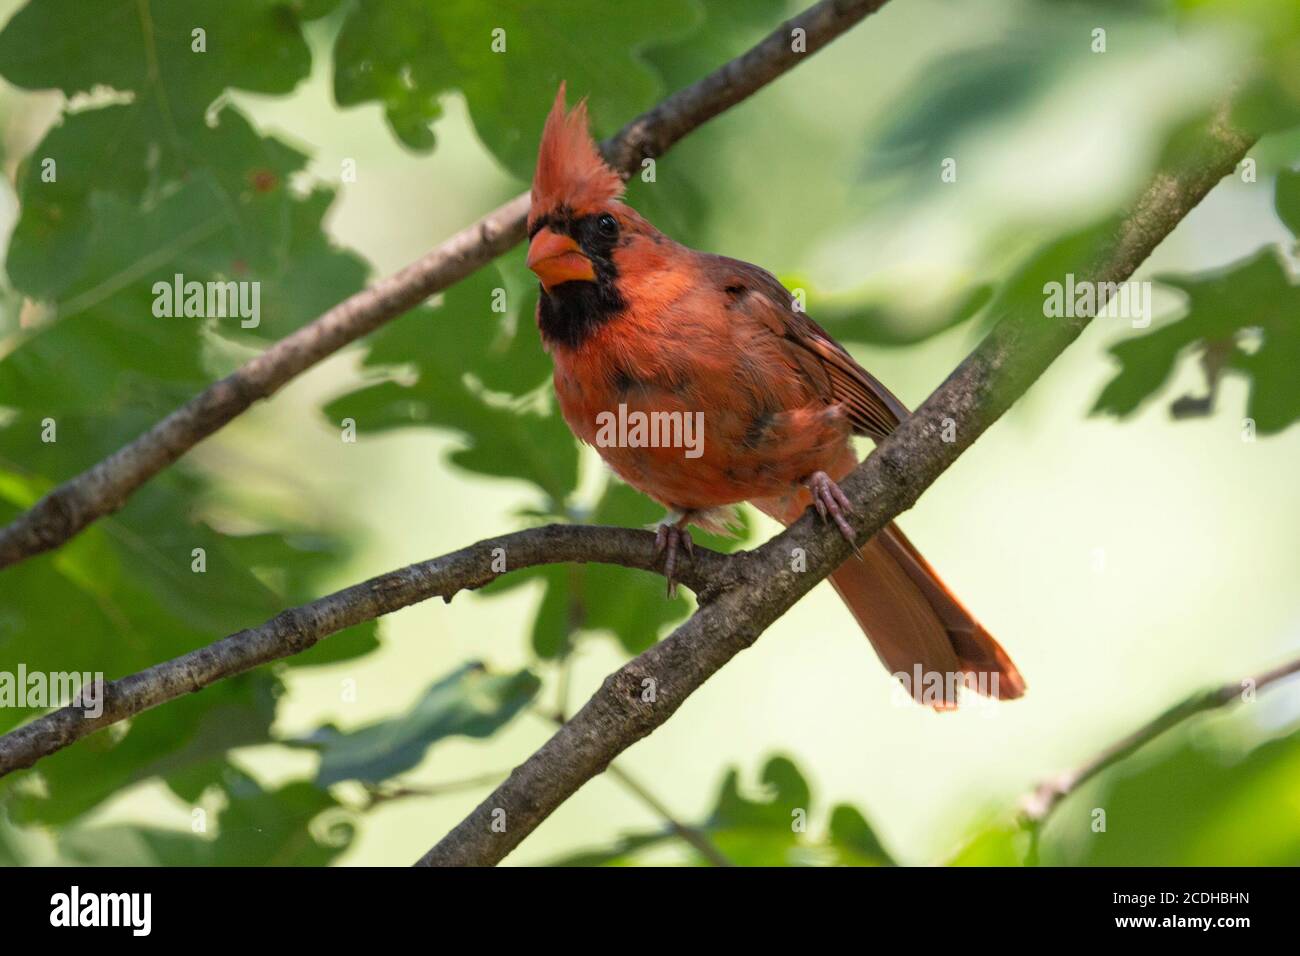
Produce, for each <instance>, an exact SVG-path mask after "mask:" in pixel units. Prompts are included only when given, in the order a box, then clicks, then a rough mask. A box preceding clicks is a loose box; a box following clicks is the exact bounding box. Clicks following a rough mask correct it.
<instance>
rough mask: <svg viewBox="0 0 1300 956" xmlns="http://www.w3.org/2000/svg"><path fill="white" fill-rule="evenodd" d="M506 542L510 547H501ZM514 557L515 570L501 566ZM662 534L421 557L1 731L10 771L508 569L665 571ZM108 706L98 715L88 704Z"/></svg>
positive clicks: (702, 589) (513, 538) (694, 581)
mask: <svg viewBox="0 0 1300 956" xmlns="http://www.w3.org/2000/svg"><path fill="white" fill-rule="evenodd" d="M498 549H500V550H498ZM695 555H696V557H695V560H694V561H692V562H691V563H690V564H689V565H688V566H687V567H685V568H682V569H680V572H679V575H678V577H679V579H680V580H681V583H682V584H684V585H685V586H686V587H688V588H690V589H691V590H692V591H694V592H695V593H696V595H698V597H699V600H700V601H701V603H703V602H707V601H708V600H710V599H711V598H712V596H713V594H714V593H715V592H716V591H717V590H718V589H720V588H724V587H726V586H727V585H728V583H729V582H730V580H731V568H730V565H729V563H728V560H727V558H726V556H725V555H721V554H718V553H717V552H716V551H709V550H708V549H707V548H696V549H695ZM500 560H504V561H505V562H506V564H505V567H506V568H507V570H506V571H504V572H501V573H498V572H496V571H494V570H493V565H494V563H495V564H497V566H498V567H499V566H500V563H499V562H500ZM659 560H660V559H659V557H658V555H657V554H656V552H655V546H654V535H653V534H651V533H650V532H648V531H634V530H632V529H630V528H597V527H590V526H581V525H547V526H546V527H543V528H532V529H529V530H527V531H517V532H515V533H513V534H507V535H502V536H501V537H498V538H489V539H488V540H486V541H480V542H478V543H477V544H473V545H470V546H469V547H467V548H462V549H461V550H459V551H455V552H453V553H451V554H447V555H444V556H442V557H440V558H432V559H431V560H428V561H422V562H420V563H419V564H412V565H409V566H407V567H405V568H400V569H398V570H396V571H390V572H389V573H387V574H382V575H380V576H379V577H376V578H371V579H370V580H369V581H363V582H362V583H360V584H354V585H353V586H352V587H349V588H344V589H343V590H341V591H336V592H335V593H333V594H330V595H328V596H326V597H323V598H321V599H319V600H317V601H313V602H311V603H310V604H304V605H302V606H301V607H296V608H291V609H289V610H287V611H284V612H282V613H280V614H277V615H276V616H275V617H273V618H272V619H271V620H269V621H267V622H266V623H265V624H262V625H260V626H258V627H252V628H247V629H246V630H243V631H239V632H238V633H235V634H231V635H230V636H229V637H225V638H223V639H221V640H219V641H217V642H215V643H213V644H209V645H208V646H206V647H201V648H199V649H198V650H194V651H190V652H189V653H188V654H183V655H181V656H180V657H176V658H173V659H172V660H169V661H165V662H163V663H161V664H157V665H155V666H153V667H150V668H149V669H148V670H144V671H140V672H139V673H138V674H132V675H130V676H129V677H124V678H122V679H121V680H116V681H112V682H110V683H108V684H105V685H104V688H103V693H102V700H101V701H95V700H87V701H85V703H84V705H83V704H80V703H74V704H72V705H70V706H67V707H63V708H61V709H59V710H56V711H53V712H51V713H49V714H45V715H44V716H41V717H38V718H36V719H35V720H33V721H31V722H30V723H28V724H24V725H23V726H21V727H19V728H17V729H15V730H11V731H10V732H9V733H7V734H5V735H4V736H3V737H0V777H3V776H5V775H6V774H9V773H12V772H13V771H15V770H20V769H22V768H24V767H30V766H32V765H33V764H34V763H36V761H38V760H40V759H41V758H42V757H46V756H49V755H50V754H52V753H54V752H55V751H57V750H62V749H63V748H64V747H66V746H68V745H69V744H72V743H75V742H76V741H78V740H80V739H81V738H82V737H85V736H87V735H88V734H93V733H94V732H95V731H97V730H103V729H104V728H105V727H108V726H110V725H112V724H115V723H117V722H119V721H122V720H125V719H127V718H128V717H132V716H134V715H136V714H139V713H141V712H143V711H146V710H149V709H150V708H152V707H157V706H158V705H159V704H162V703H166V702H167V701H169V700H174V699H176V698H177V697H180V696H181V695H182V694H190V693H194V692H195V691H199V690H202V689H203V688H204V687H207V686H208V685H209V684H215V683H216V682H217V681H220V680H225V679H226V678H228V677H234V676H235V675H236V674H242V673H243V672H244V671H247V670H251V669H252V668H254V667H257V666H258V665H259V664H266V663H268V662H270V661H274V660H279V659H281V658H284V657H290V656H292V655H294V654H301V653H302V652H303V651H305V650H307V649H308V648H311V647H314V646H315V645H316V644H317V643H319V642H320V641H321V640H322V639H324V638H326V637H328V636H329V635H331V634H336V633H338V632H339V631H341V630H343V629H345V628H348V627H351V626H352V625H354V624H360V623H362V622H363V621H369V620H372V619H374V618H376V617H380V616H382V615H384V614H388V613H390V612H392V611H396V610H398V609H400V608H404V607H406V606H408V605H411V604H417V603H419V602H420V601H425V600H428V599H429V598H432V597H440V598H442V599H443V600H444V601H448V602H450V601H451V599H452V597H453V596H455V595H456V594H457V593H459V592H460V591H464V590H472V589H474V588H480V587H482V586H483V585H485V584H487V583H489V582H490V581H494V580H496V578H498V577H500V576H501V574H505V573H509V572H510V571H519V570H522V569H523V568H529V567H533V566H535V565H539V564H562V563H565V562H573V561H579V562H581V561H593V562H599V563H602V564H617V565H622V566H623V567H628V568H640V569H642V570H647V571H653V570H656V565H657V564H658V563H659ZM101 703H102V712H101V713H99V715H98V716H95V717H91V716H88V715H87V713H86V711H87V709H92V710H98V709H99V705H100V704H101Z"/></svg>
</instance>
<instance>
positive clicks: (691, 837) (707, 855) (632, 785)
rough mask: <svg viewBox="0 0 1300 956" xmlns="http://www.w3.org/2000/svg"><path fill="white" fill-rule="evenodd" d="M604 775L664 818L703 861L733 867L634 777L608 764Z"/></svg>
mask: <svg viewBox="0 0 1300 956" xmlns="http://www.w3.org/2000/svg"><path fill="white" fill-rule="evenodd" d="M605 773H607V774H609V775H610V776H611V777H613V778H614V779H615V780H618V781H619V782H620V783H622V784H623V786H625V787H627V789H628V790H630V791H631V792H632V793H634V794H636V796H638V797H639V798H640V799H641V802H642V803H644V804H645V805H646V806H648V807H649V808H650V809H651V810H654V811H655V812H656V813H657V814H659V815H660V816H661V817H663V818H664V821H665V822H666V823H667V824H668V828H669V829H670V830H672V831H673V833H674V834H676V835H677V836H678V837H680V838H681V839H682V840H683V841H685V842H686V843H688V844H690V845H691V846H692V847H694V848H695V850H696V852H698V853H699V854H700V856H702V857H704V859H706V860H708V861H709V862H710V863H711V864H713V865H714V866H735V865H736V864H734V863H732V862H731V861H730V860H729V859H727V857H726V855H725V854H724V853H723V852H722V851H721V850H719V849H718V848H717V847H716V846H714V845H713V841H712V840H710V839H709V838H708V835H707V834H705V833H704V832H703V831H701V830H700V829H699V828H698V827H693V826H691V825H690V824H689V823H682V822H681V821H680V820H678V819H677V818H676V817H674V816H673V814H672V811H671V810H669V809H668V808H667V807H666V806H664V804H662V803H660V802H659V798H658V797H656V796H655V795H654V794H653V793H651V792H650V791H649V790H647V789H646V788H645V787H644V786H643V785H642V784H641V783H640V782H639V781H638V780H637V779H636V778H635V777H632V776H631V775H630V774H628V772H627V771H626V770H623V769H622V768H621V767H619V765H618V764H614V763H612V764H610V765H609V766H608V767H606V768H605Z"/></svg>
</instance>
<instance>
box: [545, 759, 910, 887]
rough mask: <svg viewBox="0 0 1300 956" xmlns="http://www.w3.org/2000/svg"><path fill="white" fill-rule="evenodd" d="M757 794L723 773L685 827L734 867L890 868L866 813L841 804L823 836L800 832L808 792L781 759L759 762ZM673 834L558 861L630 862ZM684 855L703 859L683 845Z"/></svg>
mask: <svg viewBox="0 0 1300 956" xmlns="http://www.w3.org/2000/svg"><path fill="white" fill-rule="evenodd" d="M762 783H763V787H764V791H765V793H764V796H763V797H760V798H757V799H755V798H751V797H748V796H746V795H745V794H744V793H742V791H741V787H740V774H739V772H738V771H736V770H735V769H731V770H729V771H728V772H727V775H726V779H725V780H724V781H723V784H722V791H721V793H719V795H718V799H717V803H716V805H715V807H714V809H713V812H712V813H711V814H710V815H709V817H708V818H707V819H706V820H705V821H704V822H703V823H701V824H699V825H697V826H695V827H693V829H695V830H696V831H698V832H699V833H700V834H701V835H702V836H703V837H704V838H705V839H707V840H708V841H709V842H710V843H712V844H713V845H714V847H715V848H716V849H717V850H718V851H719V852H720V853H721V854H722V855H723V856H724V857H726V858H727V860H728V861H729V862H731V863H734V864H737V865H739V866H802V865H840V866H892V865H893V863H894V861H893V859H892V858H891V857H890V855H889V853H888V852H887V851H886V850H885V848H884V846H883V845H882V844H881V842H880V840H879V839H878V838H877V837H876V835H875V832H874V831H873V830H872V829H871V826H870V824H868V823H867V821H866V818H865V817H864V816H863V815H862V814H861V813H860V812H859V811H858V810H856V809H854V808H853V807H851V806H848V805H840V806H837V807H835V809H834V810H833V811H832V813H831V817H830V823H829V827H828V832H827V834H826V835H825V837H822V838H815V837H811V836H809V835H808V832H807V830H808V822H809V816H810V814H811V808H812V794H811V792H810V790H809V787H808V782H807V780H805V779H804V776H803V774H801V773H800V772H799V769H798V768H797V767H796V766H795V765H794V763H793V762H792V761H791V760H789V759H788V758H786V757H779V756H778V757H772V758H771V759H769V760H768V762H767V764H766V765H765V766H764V767H763V773H762ZM676 838H678V834H677V833H676V832H675V831H674V830H673V829H672V828H671V827H665V828H664V829H662V830H659V831H655V832H651V833H638V834H630V835H628V836H625V837H623V838H622V839H620V840H619V841H618V842H617V843H616V844H614V845H613V846H612V847H609V848H607V849H604V850H593V851H587V852H584V853H580V854H576V855H574V856H571V857H567V858H565V859H562V860H559V861H557V863H556V864H555V865H558V866H630V865H635V864H637V863H639V862H641V859H642V854H643V853H644V851H646V850H648V849H651V848H653V847H657V846H660V845H662V844H664V843H666V842H668V841H669V840H672V839H676ZM691 861H692V862H693V863H694V864H696V865H702V864H705V863H707V862H709V861H707V860H706V859H705V858H704V857H703V855H701V854H699V852H698V851H696V850H695V849H694V848H693V847H691Z"/></svg>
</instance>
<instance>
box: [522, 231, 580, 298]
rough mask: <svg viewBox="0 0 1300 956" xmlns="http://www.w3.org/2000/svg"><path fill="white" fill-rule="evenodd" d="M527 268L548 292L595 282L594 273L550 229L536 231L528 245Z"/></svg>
mask: <svg viewBox="0 0 1300 956" xmlns="http://www.w3.org/2000/svg"><path fill="white" fill-rule="evenodd" d="M528 268H530V269H532V270H533V272H535V273H537V278H539V279H541V280H542V288H543V289H545V290H546V291H547V292H550V291H551V289H552V288H553V287H554V286H557V285H559V284H560V283H561V282H578V281H580V282H594V281H595V279H596V270H595V269H593V268H592V265H591V260H590V259H588V258H587V257H586V256H585V255H584V254H583V252H582V249H581V248H579V246H578V244H577V242H575V241H574V240H573V239H570V238H569V237H568V236H565V235H561V234H560V233H558V232H552V231H551V230H550V229H541V230H538V233H537V235H535V236H533V241H532V242H530V243H529V244H528Z"/></svg>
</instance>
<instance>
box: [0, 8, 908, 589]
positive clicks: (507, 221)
mask: <svg viewBox="0 0 1300 956" xmlns="http://www.w3.org/2000/svg"><path fill="white" fill-rule="evenodd" d="M885 3H886V0H822V2H821V3H818V4H817V5H816V6H813V7H810V8H809V9H807V10H805V11H804V12H803V13H801V14H799V16H797V17H795V18H793V19H791V20H789V21H787V22H786V23H784V24H782V25H781V26H780V27H779V28H778V29H777V30H775V31H773V32H772V33H771V34H770V35H769V36H768V37H767V38H765V39H764V40H763V41H762V42H760V43H759V44H757V45H756V46H754V47H753V48H752V49H750V50H749V51H748V52H746V53H744V54H743V55H741V56H739V57H737V58H736V59H734V60H732V61H731V62H729V63H726V64H724V65H723V66H722V67H720V68H719V69H717V70H715V71H714V72H713V73H710V74H709V75H708V76H707V77H705V78H704V79H702V80H700V81H699V82H697V83H695V84H694V85H692V86H689V87H687V88H686V89H684V90H681V91H680V92H678V93H674V94H673V95H672V96H669V97H668V98H667V99H665V100H664V101H663V102H662V103H660V104H659V105H658V106H656V107H655V108H654V109H652V110H650V111H649V112H647V113H644V114H642V115H641V116H639V117H637V118H636V119H634V120H633V121H632V122H630V123H628V124H627V126H625V127H623V129H622V130H621V131H620V132H619V133H618V135H616V136H615V137H614V138H613V139H611V140H608V141H607V142H606V143H604V144H603V149H604V151H605V155H606V156H608V157H609V159H610V162H611V164H612V165H613V166H614V168H615V169H618V170H619V171H621V172H622V173H623V174H624V175H629V174H631V173H632V172H634V171H635V170H637V169H638V168H639V167H640V164H641V161H642V159H644V158H646V157H653V156H660V155H662V154H663V153H665V152H666V151H667V150H668V149H670V148H671V147H672V146H673V144H674V143H676V142H677V141H678V140H680V139H681V138H682V137H683V136H685V135H686V134H688V133H690V132H691V131H692V130H694V129H695V128H696V127H698V126H700V125H702V124H703V123H706V122H708V121H709V120H711V119H712V118H713V117H715V116H717V115H718V114H719V113H722V112H723V111H724V110H727V109H729V108H730V107H732V106H735V105H736V104H737V103H739V102H741V101H742V100H744V99H746V98H747V97H749V96H751V95H753V94H754V93H755V92H757V91H758V90H760V89H762V88H763V87H764V86H765V85H767V84H768V83H770V82H771V81H772V80H774V79H776V78H777V77H778V76H781V75H782V74H783V73H785V72H786V71H787V70H790V69H792V68H793V67H795V66H797V65H798V64H799V63H801V62H803V60H804V58H805V57H806V56H808V55H811V54H813V53H816V52H818V51H819V50H821V48H822V47H824V46H826V44H828V43H830V42H831V41H832V40H834V39H835V38H836V37H838V36H839V35H840V34H842V33H844V32H845V31H846V30H848V29H849V28H850V27H852V26H853V25H855V24H856V23H858V22H859V21H860V20H862V19H863V18H864V17H866V16H867V15H868V14H870V13H874V12H875V11H876V10H878V9H880V7H882V6H884V5H885ZM796 29H801V30H803V31H804V35H805V41H806V42H805V45H804V46H803V48H802V49H804V50H806V51H807V52H806V53H805V52H797V51H796V49H795V47H796V44H795V43H793V42H792V31H794V30H796ZM527 215H528V194H527V193H525V194H523V195H520V196H516V197H515V198H514V199H512V200H510V201H509V202H507V203H506V204H505V205H503V206H500V207H499V208H497V209H495V210H493V211H492V212H490V213H488V214H487V215H486V216H484V217H483V218H482V219H480V220H479V221H478V222H476V223H474V224H473V225H472V226H470V227H469V228H467V229H463V230H462V231H460V232H458V233H457V234H456V235H454V236H452V237H451V238H450V239H448V240H446V241H445V242H443V243H442V244H441V245H440V246H438V247H437V248H435V249H433V250H431V251H430V252H428V253H426V254H425V255H424V256H422V257H421V258H419V259H417V260H416V261H415V262H413V263H411V264H410V265H408V266H406V267H405V268H404V269H402V270H401V271H399V272H396V273H394V274H393V275H391V276H388V277H387V278H384V279H381V280H380V281H378V282H376V283H375V284H374V285H372V286H370V287H369V288H367V289H365V290H363V291H361V292H358V293H357V294H356V295H354V296H352V297H351V298H348V299H345V300H344V301H342V302H340V303H339V304H338V305H335V306H334V307H333V308H331V309H330V310H329V311H327V312H325V313H324V314H323V315H321V316H320V317H319V318H317V319H315V320H313V321H312V322H310V323H309V324H307V325H305V326H303V327H302V328H300V329H299V330H298V331H296V332H294V333H293V334H291V335H289V336H286V337H285V338H283V339H281V340H280V341H278V342H277V343H275V344H274V345H272V346H271V347H270V348H268V349H267V350H266V351H265V352H263V353H262V354H261V355H259V356H257V357H256V358H254V359H252V360H251V361H249V362H248V363H247V364H245V365H243V366H241V367H240V368H239V369H238V370H236V371H235V372H233V373H231V374H230V375H228V376H226V377H225V378H223V379H222V380H221V381H219V382H215V383H213V384H212V385H211V386H209V387H208V388H207V389H205V390H204V391H203V392H200V393H199V394H198V395H196V396H195V397H194V398H192V399H190V400H189V401H188V402H186V403H185V404H184V405H182V406H181V407H180V408H178V409H176V410H175V411H174V412H172V413H171V414H169V415H168V416H167V417H166V418H164V419H162V420H161V421H160V422H158V424H156V425H154V426H153V427H152V428H151V429H149V430H148V431H147V432H145V433H144V434H143V435H141V436H140V437H139V438H136V439H135V440H134V441H132V442H131V443H130V444H128V445H125V446H124V447H122V448H120V449H119V450H118V451H116V452H114V453H113V454H112V455H110V456H109V457H107V458H105V459H104V460H103V461H101V462H99V463H98V464H96V465H94V466H92V467H91V468H90V469H88V470H87V471H84V472H82V473H81V474H80V475H77V476H76V477H75V478H72V479H70V480H68V481H66V482H64V483H63V484H61V485H59V486H58V487H57V488H55V489H54V490H52V491H51V492H49V494H47V495H45V497H43V498H42V499H41V500H40V501H38V502H37V503H36V504H35V505H33V506H32V507H31V508H30V509H29V510H28V511H26V512H24V513H23V514H21V515H19V516H18V517H17V518H15V519H14V521H13V522H12V523H10V524H9V525H7V526H6V527H4V528H2V529H0V568H4V567H7V566H9V565H11V564H15V563H17V562H19V561H22V560H24V559H26V558H29V557H31V556H33V555H36V554H40V553H42V552H44V551H48V550H50V549H51V548H55V547H58V546H59V545H60V544H63V543H64V542H65V541H67V540H68V539H69V538H72V537H73V536H74V535H76V534H78V533H79V532H81V531H82V530H83V529H85V528H86V527H87V526H88V525H90V524H91V523H93V522H95V521H97V520H98V519H100V518H102V517H104V516H105V515H110V514H113V513H114V512H116V511H118V510H119V509H121V508H122V506H123V505H125V504H126V502H127V499H128V498H130V496H131V495H132V494H133V493H134V492H135V491H136V489H138V488H139V487H140V486H141V485H143V484H144V483H145V482H146V481H148V480H149V479H150V478H152V477H153V476H154V475H156V474H158V473H159V472H160V471H162V470H163V469H164V468H166V467H168V466H169V465H171V464H172V463H173V462H175V461H176V460H177V459H178V458H180V457H181V456H182V455H184V454H185V453H186V452H188V451H189V450H190V449H191V448H193V447H194V446H195V445H197V444H198V443H199V442H201V441H203V439H205V438H207V437H208V436H209V435H211V434H213V433H214V432H216V431H217V430H218V429H220V428H222V427H223V426H224V425H226V424H228V423H229V422H230V421H232V420H233V419H234V418H236V417H237V416H238V415H240V414H242V413H243V412H244V411H246V410H247V409H248V408H249V407H250V406H251V405H252V404H253V403H254V402H256V401H258V400H260V399H264V398H269V397H270V396H271V395H273V394H274V393H275V392H277V391H278V390H279V389H281V388H282V387H283V386H284V385H285V384H286V383H288V382H289V381H290V380H292V379H293V378H295V377H296V376H298V375H301V374H302V373H303V372H305V371H306V370H307V369H309V368H311V367H312V366H313V365H315V364H316V363H318V362H320V361H321V360H323V359H325V358H327V357H328V356H330V355H333V354H334V353H335V352H337V351H338V350H339V349H341V348H343V347H344V346H346V345H349V344H350V343H352V342H355V341H356V340H357V339H359V338H361V337H362V336H365V335H368V334H369V333H371V332H373V331H374V330H375V329H377V328H379V327H380V326H381V325H383V324H384V323H386V322H388V321H390V320H391V319H394V318H396V317H398V316H399V315H402V314H403V313H404V312H407V311H409V310H410V309H411V308H413V307H415V306H416V305H419V304H420V303H421V302H423V301H424V300H425V299H427V298H428V297H429V296H431V295H433V294H435V293H437V292H441V291H442V290H443V289H446V288H447V287H448V286H450V285H453V284H454V283H456V282H459V281H460V280H461V279H464V278H465V277H466V276H468V275H470V274H471V273H473V272H474V271H475V270H477V269H479V268H480V267H482V266H483V265H485V264H487V263H488V262H490V261H491V260H492V259H495V258H496V257H497V256H499V255H501V254H502V253H504V252H506V251H508V250H509V249H511V248H512V247H513V246H515V245H516V244H517V243H518V242H520V241H521V240H522V239H523V238H524V221H525V219H526V217H527Z"/></svg>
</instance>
